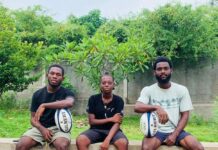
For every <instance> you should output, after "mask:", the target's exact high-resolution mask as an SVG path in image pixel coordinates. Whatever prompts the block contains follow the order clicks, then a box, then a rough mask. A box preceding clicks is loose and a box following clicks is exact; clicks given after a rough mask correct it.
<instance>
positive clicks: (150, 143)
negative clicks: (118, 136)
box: [142, 137, 161, 150]
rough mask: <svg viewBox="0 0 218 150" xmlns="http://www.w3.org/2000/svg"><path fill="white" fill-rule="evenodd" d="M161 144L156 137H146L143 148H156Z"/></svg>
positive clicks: (151, 149)
mask: <svg viewBox="0 0 218 150" xmlns="http://www.w3.org/2000/svg"><path fill="white" fill-rule="evenodd" d="M160 145H161V142H160V140H159V139H157V138H156V137H152V138H146V137H145V138H144V140H143V142H142V150H156V149H157V148H158V147H159V146H160Z"/></svg>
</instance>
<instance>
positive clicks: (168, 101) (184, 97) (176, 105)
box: [138, 82, 193, 133]
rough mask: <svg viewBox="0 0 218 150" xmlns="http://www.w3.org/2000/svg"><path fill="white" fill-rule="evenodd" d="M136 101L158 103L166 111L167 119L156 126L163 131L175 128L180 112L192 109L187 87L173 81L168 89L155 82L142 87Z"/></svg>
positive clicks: (169, 131) (170, 130)
mask: <svg viewBox="0 0 218 150" xmlns="http://www.w3.org/2000/svg"><path fill="white" fill-rule="evenodd" d="M138 101H139V102H142V103H144V104H149V105H159V106H161V107H162V108H163V109H164V110H165V111H166V112H167V114H168V117H169V121H168V122H167V123H165V124H161V123H159V128H158V131H160V132H164V133H171V132H173V131H174V130H175V128H176V126H177V124H178V122H179V120H180V112H184V111H189V110H192V109H193V106H192V102H191V98H190V95H189V92H188V89H187V88H186V87H185V86H183V85H180V84H177V83H174V82H171V86H170V88H168V89H162V88H160V87H159V86H158V84H157V83H155V84H153V85H151V86H146V87H144V88H143V89H142V91H141V94H140V97H139V98H138Z"/></svg>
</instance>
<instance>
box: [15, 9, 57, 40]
mask: <svg viewBox="0 0 218 150" xmlns="http://www.w3.org/2000/svg"><path fill="white" fill-rule="evenodd" d="M45 13H46V12H45V10H43V9H42V8H41V6H34V7H28V8H27V9H25V10H23V9H19V10H15V11H13V19H14V20H15V24H16V30H17V32H18V33H19V34H20V38H21V40H22V41H27V42H29V43H38V42H45V37H44V35H45V28H46V27H47V26H50V25H52V24H53V23H55V22H54V20H53V19H52V18H51V17H50V16H46V15H45Z"/></svg>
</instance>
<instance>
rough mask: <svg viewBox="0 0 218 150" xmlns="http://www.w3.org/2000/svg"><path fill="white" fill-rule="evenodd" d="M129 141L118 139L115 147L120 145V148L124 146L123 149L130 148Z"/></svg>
mask: <svg viewBox="0 0 218 150" xmlns="http://www.w3.org/2000/svg"><path fill="white" fill-rule="evenodd" d="M128 143H129V142H128V140H127V139H125V138H121V139H118V140H117V141H116V142H115V145H119V146H123V147H126V146H128Z"/></svg>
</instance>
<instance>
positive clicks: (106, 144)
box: [100, 140, 110, 150]
mask: <svg viewBox="0 0 218 150" xmlns="http://www.w3.org/2000/svg"><path fill="white" fill-rule="evenodd" d="M109 146H110V141H107V140H104V142H103V143H102V144H101V145H100V150H108V148H109Z"/></svg>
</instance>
